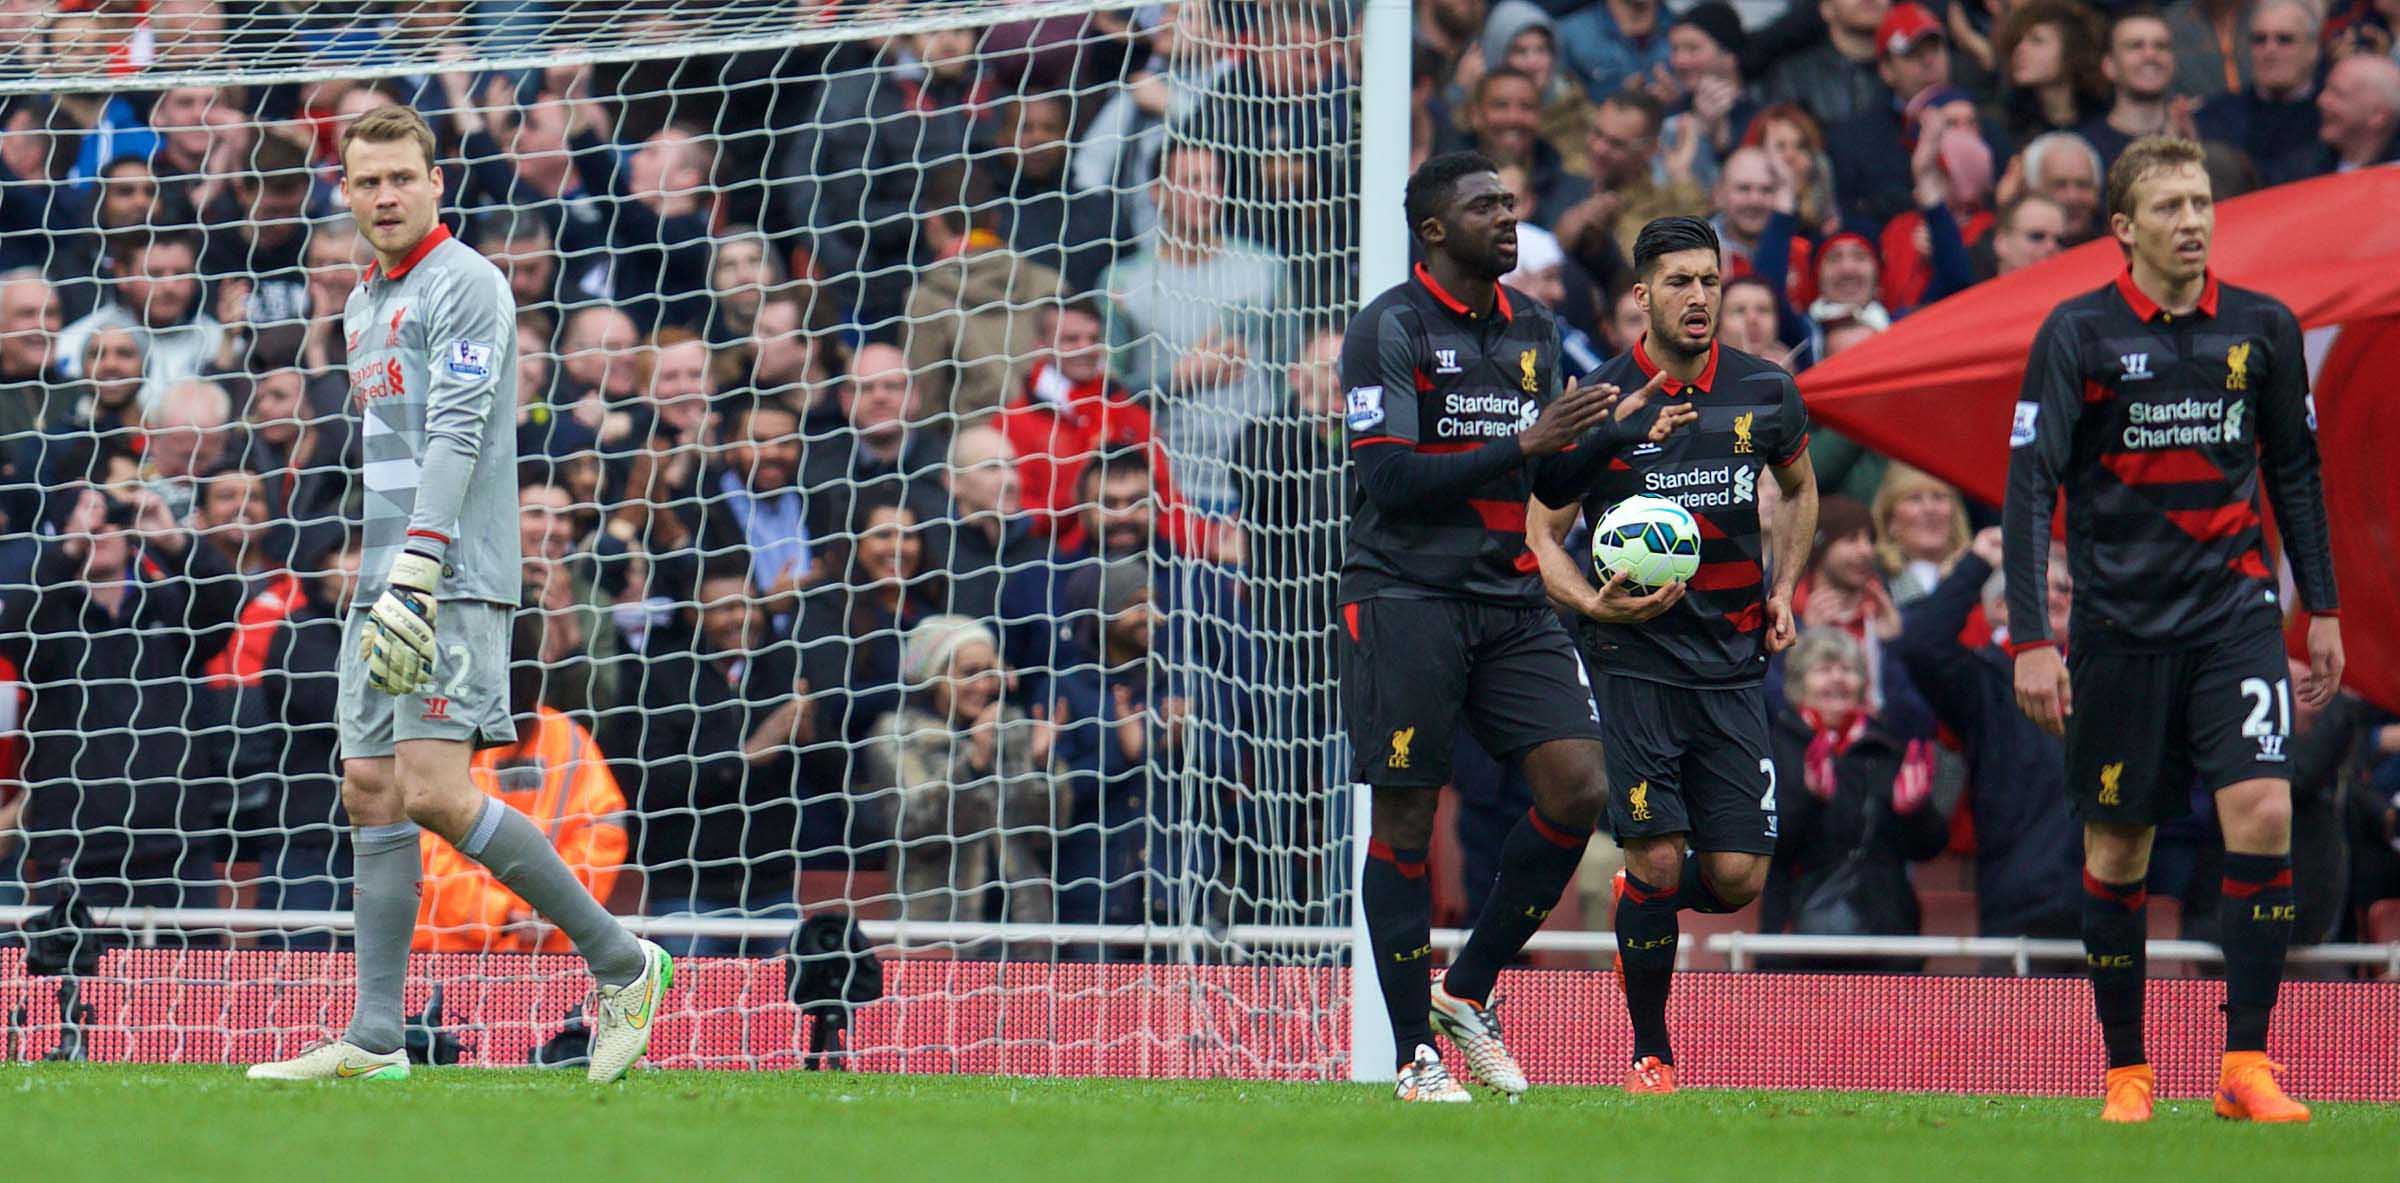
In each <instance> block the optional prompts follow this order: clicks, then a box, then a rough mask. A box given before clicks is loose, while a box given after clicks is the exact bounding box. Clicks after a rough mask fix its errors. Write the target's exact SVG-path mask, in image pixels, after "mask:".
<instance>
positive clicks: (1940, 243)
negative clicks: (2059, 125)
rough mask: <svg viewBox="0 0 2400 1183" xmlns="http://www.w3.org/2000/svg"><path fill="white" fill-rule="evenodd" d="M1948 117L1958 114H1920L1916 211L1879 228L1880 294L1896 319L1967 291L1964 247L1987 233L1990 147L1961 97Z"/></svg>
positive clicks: (1969, 271)
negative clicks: (1881, 268) (1954, 293)
mask: <svg viewBox="0 0 2400 1183" xmlns="http://www.w3.org/2000/svg"><path fill="white" fill-rule="evenodd" d="M1950 110H1951V111H1954V112H1957V114H1955V115H1952V114H1946V113H1945V112H1944V111H1942V110H1938V109H1929V110H1927V111H1925V112H1924V114H1923V116H1922V123H1921V126H1920V127H1919V129H1918V132H1917V143H1916V147H1915V149H1914V150H1913V151H1912V152H1911V153H1910V155H1909V172H1910V173H1911V174H1912V180H1913V184H1914V186H1915V194H1914V196H1915V198H1916V208H1914V209H1911V210H1907V211H1905V212H1903V213H1901V214H1900V215H1899V216H1898V217H1895V218H1893V219H1892V220H1891V221H1890V222H1889V223H1887V224H1885V226H1884V228H1883V238H1882V249H1881V251H1880V252H1879V256H1880V258H1881V260H1882V262H1883V278H1882V280H1881V282H1880V284H1879V285H1878V290H1879V291H1880V293H1881V299H1882V301H1883V306H1884V307H1885V308H1888V309H1891V310H1892V312H1893V313H1894V315H1899V316H1905V315H1907V314H1908V313H1910V312H1913V311H1915V310H1916V309H1917V308H1918V307H1920V306H1921V305H1925V304H1930V303H1932V302H1934V301H1936V300H1939V299H1941V298H1942V297H1944V296H1947V295H1950V294H1951V293H1953V292H1958V291H1963V290H1965V289H1966V288H1967V287H1968V286H1969V285H1971V284H1973V283H1974V282H1975V264H1974V261H1973V258H1972V257H1971V256H1970V255H1969V254H1968V251H1967V243H1968V242H1969V241H1981V240H1982V239H1983V238H1984V236H1985V235H1987V234H1989V233H1990V232H1991V228H1992V212H1991V199H1992V149H1991V146H1990V145H1988V144H1986V143H1985V142H1984V140H1983V136H1982V134H1981V133H1980V132H1979V131H1977V130H1976V127H1975V122H1974V117H1973V114H1972V111H1973V108H1972V106H1971V105H1970V104H1969V103H1967V102H1966V100H1965V97H1964V96H1963V95H1962V96H1960V97H1959V98H1958V100H1957V101H1955V102H1954V103H1952V104H1951V107H1950Z"/></svg>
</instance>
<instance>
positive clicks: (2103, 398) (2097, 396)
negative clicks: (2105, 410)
mask: <svg viewBox="0 0 2400 1183" xmlns="http://www.w3.org/2000/svg"><path fill="white" fill-rule="evenodd" d="M2108 395H2109V390H2108V387H2107V386H2106V385H2104V384H2102V383H2100V382H2096V381H2093V380H2092V379H2090V378H2086V379H2084V380H2083V401H2085V402H2087V403H2099V402H2107V401H2108Z"/></svg>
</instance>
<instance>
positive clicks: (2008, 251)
mask: <svg viewBox="0 0 2400 1183" xmlns="http://www.w3.org/2000/svg"><path fill="white" fill-rule="evenodd" d="M2066 228H2067V217H2066V214H2065V213H2063V212H2062V211H2060V209H2059V208H2058V203H2057V202H2055V201H2052V200H2050V199H2049V198H2047V197H2043V196H2041V195H2039V194H2028V195H2026V196H2024V197H2020V198H2018V199H2017V200H2016V201H2014V202H2013V203H2011V204H2009V205H2005V206H2002V207H2001V208H2000V216H1999V217H1998V218H1997V219H1995V220H1994V221H1993V222H1992V233H1991V235H1990V236H1989V237H1988V238H1986V239H1985V240H1984V241H1985V242H1986V243H1989V244H1990V246H1989V248H1988V250H1986V251H1984V252H1981V253H1980V255H1979V257H1978V259H1977V263H1976V266H1977V270H1978V272H1979V273H1980V274H1981V277H1982V278H1985V279H1990V278H1992V277H1993V276H1996V275H2007V274H2009V273H2011V272H2014V271H2020V270H2023V269H2024V268H2027V267H2031V266H2033V265H2034V264H2036V263H2039V262H2041V261H2043V260H2044V259H2047V258H2049V257H2051V256H2052V255H2055V254H2057V253H2058V252H2059V251H2060V250H2061V249H2063V248H2064V246H2065V238H2066Z"/></svg>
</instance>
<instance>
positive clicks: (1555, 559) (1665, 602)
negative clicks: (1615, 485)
mask: <svg viewBox="0 0 2400 1183" xmlns="http://www.w3.org/2000/svg"><path fill="white" fill-rule="evenodd" d="M1577 510H1578V506H1577V505H1576V503H1575V502H1572V501H1569V502H1568V503H1567V504H1566V507H1565V508H1563V509H1552V508H1550V507H1549V506H1548V505H1546V504H1543V502H1542V499H1541V498H1540V497H1535V498H1534V499H1533V500H1531V501H1529V502H1527V503H1526V506H1525V545H1526V546H1527V547H1528V548H1530V549H1531V550H1532V551H1533V557H1534V561H1535V562H1537V563H1539V564H1540V565H1541V572H1542V589H1543V590H1544V591H1547V592H1548V593H1549V594H1550V598H1551V599H1553V600H1556V601H1558V602H1559V603H1561V604H1564V605H1566V606H1567V607H1568V608H1569V609H1571V610H1573V611H1575V612H1577V613H1579V614H1581V615H1584V616H1588V617H1591V618H1592V619H1593V620H1597V621H1600V622H1602V623H1604V624H1640V623H1641V622H1643V621H1645V620H1650V619H1652V618H1654V617H1656V616H1658V615H1659V614H1660V613H1662V612H1665V611H1666V610H1667V609H1669V608H1672V607H1674V606H1675V605H1676V604H1677V603H1678V602H1679V601H1681V600H1682V599H1683V593H1684V585H1683V583H1682V581H1680V580H1678V581H1676V582H1674V583H1670V584H1668V585H1666V586H1665V587H1662V588H1659V589H1658V590H1657V591H1654V592H1651V593H1650V594H1648V595H1637V594H1635V593H1634V592H1633V590H1632V584H1631V583H1630V582H1628V580H1627V579H1626V576H1625V573H1624V572H1622V571H1619V572H1616V573H1614V574H1612V575H1610V576H1609V577H1608V583H1607V585H1606V586H1603V587H1593V586H1592V581H1591V580H1590V579H1587V578H1585V577H1584V574H1583V564H1582V563H1579V562H1576V561H1575V556H1574V555H1572V554H1570V553H1568V551H1567V545H1566V543H1567V535H1569V534H1571V533H1574V531H1575V519H1576V517H1577V516H1578V513H1577Z"/></svg>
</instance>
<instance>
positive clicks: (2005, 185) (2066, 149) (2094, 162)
mask: <svg viewBox="0 0 2400 1183" xmlns="http://www.w3.org/2000/svg"><path fill="white" fill-rule="evenodd" d="M2010 171H2011V172H2012V173H2016V174H2018V175H2019V176H2020V177H2021V182H2020V183H2019V184H2017V185H2013V186H2012V185H2011V184H2010V183H2009V182H2008V180H2007V178H2003V179H2002V180H2001V184H2000V203H2001V204H2002V205H2006V204H2008V203H2009V202H2011V201H2013V200H2015V199H2016V197H2017V196H2018V195H2019V194H2020V193H2033V194H2037V195H2039V196H2042V197H2046V198H2049V199H2050V202H2051V204H2053V205H2056V206H2057V207H2058V210H2059V213H2061V214H2063V215H2064V216H2065V218H2066V240H2065V242H2066V245H2067V246H2078V245H2081V244H2082V243H2085V242H2088V241H2090V240H2091V239H2093V238H2097V237H2099V235H2100V234H2101V233H2102V232H2103V231H2105V230H2106V229H2107V227H2106V226H2104V225H2102V224H2101V222H2100V218H2099V211H2100V186H2101V183H2102V182H2103V181H2105V180H2106V179H2107V176H2108V173H2107V171H2106V170H2105V169H2102V168H2101V167H2100V154H2099V153H2098V152H2096V151H2093V150H2092V146H2091V144H2090V143H2088V142H2086V141H2085V140H2084V138H2083V137H2082V136H2079V135H2076V134H2075V133H2073V132H2067V131H2054V132H2050V133H2048V134H2046V135H2040V136H2036V137H2034V140H2033V142H2032V143H2030V144H2027V145H2025V152H2024V154H2023V155H2021V156H2019V157H2018V158H2017V163H2015V164H2013V165H2011V166H2010Z"/></svg>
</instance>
